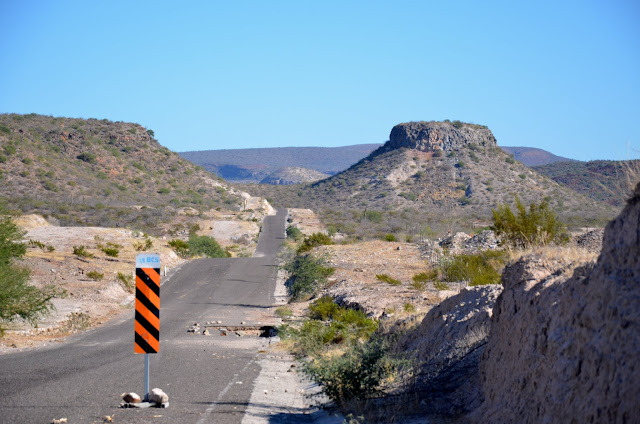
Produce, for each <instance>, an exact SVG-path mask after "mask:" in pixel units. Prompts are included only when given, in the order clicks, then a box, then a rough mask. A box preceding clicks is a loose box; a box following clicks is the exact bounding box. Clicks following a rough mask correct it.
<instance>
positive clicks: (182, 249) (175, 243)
mask: <svg viewBox="0 0 640 424" xmlns="http://www.w3.org/2000/svg"><path fill="white" fill-rule="evenodd" d="M169 246H171V248H172V249H173V251H174V252H176V254H177V255H178V256H180V257H181V258H188V257H189V243H187V242H186V241H184V240H180V239H173V240H169Z"/></svg>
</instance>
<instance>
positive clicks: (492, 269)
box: [442, 250, 508, 286]
mask: <svg viewBox="0 0 640 424" xmlns="http://www.w3.org/2000/svg"><path fill="white" fill-rule="evenodd" d="M507 258H508V255H507V253H506V252H505V251H502V250H487V251H484V252H480V253H477V254H470V255H457V256H454V257H453V258H452V259H451V260H450V261H446V262H444V263H443V265H442V273H443V277H444V280H445V281H449V282H453V281H467V282H468V283H469V285H470V286H480V285H485V284H498V283H500V277H501V275H502V269H503V268H504V265H505V263H506V261H507Z"/></svg>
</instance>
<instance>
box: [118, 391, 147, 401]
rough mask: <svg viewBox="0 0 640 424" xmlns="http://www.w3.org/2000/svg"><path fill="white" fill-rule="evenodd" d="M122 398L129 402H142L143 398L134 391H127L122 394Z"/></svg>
mask: <svg viewBox="0 0 640 424" xmlns="http://www.w3.org/2000/svg"><path fill="white" fill-rule="evenodd" d="M122 400H123V401H125V402H127V403H140V402H142V399H141V398H140V396H138V394H137V393H134V392H129V393H125V394H124V395H122Z"/></svg>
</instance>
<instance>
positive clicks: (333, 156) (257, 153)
mask: <svg viewBox="0 0 640 424" xmlns="http://www.w3.org/2000/svg"><path fill="white" fill-rule="evenodd" d="M379 146H380V144H356V145H352V146H342V147H277V148H257V149H224V150H204V151H199V152H181V153H178V154H179V155H180V156H181V157H183V158H185V159H187V160H190V161H191V162H193V163H195V164H196V165H200V166H202V167H204V168H205V169H206V170H207V171H210V172H213V173H215V174H216V175H218V176H220V177H222V178H224V179H226V180H228V181H238V182H256V183H257V182H259V181H261V180H263V179H264V178H267V177H268V176H269V175H270V174H272V173H273V172H276V171H277V170H278V169H281V168H284V167H300V168H308V169H314V170H316V171H318V172H321V173H323V174H329V175H334V174H337V173H338V172H340V171H343V170H345V169H347V168H348V167H349V166H351V165H353V164H354V163H356V162H358V161H359V160H360V159H362V158H363V157H365V156H367V155H368V154H369V153H371V152H372V151H373V150H375V149H376V148H378V147H379Z"/></svg>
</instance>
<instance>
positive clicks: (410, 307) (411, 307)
mask: <svg viewBox="0 0 640 424" xmlns="http://www.w3.org/2000/svg"><path fill="white" fill-rule="evenodd" d="M402 309H404V311H405V312H407V313H409V314H412V313H414V312H415V311H416V307H415V306H414V305H413V304H412V303H409V302H407V303H405V304H404V305H402Z"/></svg>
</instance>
